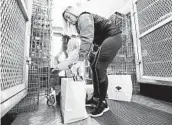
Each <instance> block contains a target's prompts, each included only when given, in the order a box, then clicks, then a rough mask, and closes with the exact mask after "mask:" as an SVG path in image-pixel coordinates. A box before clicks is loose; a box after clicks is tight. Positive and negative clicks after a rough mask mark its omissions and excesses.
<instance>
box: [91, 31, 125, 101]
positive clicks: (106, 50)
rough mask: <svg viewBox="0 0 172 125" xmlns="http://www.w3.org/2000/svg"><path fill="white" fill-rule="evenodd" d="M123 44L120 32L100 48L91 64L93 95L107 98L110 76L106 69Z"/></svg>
mask: <svg viewBox="0 0 172 125" xmlns="http://www.w3.org/2000/svg"><path fill="white" fill-rule="evenodd" d="M121 46H122V37H121V33H120V34H117V35H115V36H112V37H108V38H106V39H105V40H104V41H103V43H102V45H101V47H100V49H99V50H98V53H97V55H96V57H95V61H94V62H93V64H92V65H91V69H92V75H93V76H92V78H93V85H94V86H93V87H94V94H93V97H95V98H98V99H100V100H105V98H106V94H107V88H108V77H107V75H106V70H107V68H108V65H109V64H110V63H111V62H112V60H113V59H114V57H115V56H116V54H117V53H118V50H119V49H120V48H121ZM114 82H115V81H114Z"/></svg>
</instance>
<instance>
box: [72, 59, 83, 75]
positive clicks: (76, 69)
mask: <svg viewBox="0 0 172 125" xmlns="http://www.w3.org/2000/svg"><path fill="white" fill-rule="evenodd" d="M71 71H72V74H73V76H74V77H77V76H82V77H84V62H81V61H78V62H77V63H76V64H74V65H73V66H72V67H71Z"/></svg>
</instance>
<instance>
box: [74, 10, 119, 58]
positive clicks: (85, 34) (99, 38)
mask: <svg viewBox="0 0 172 125" xmlns="http://www.w3.org/2000/svg"><path fill="white" fill-rule="evenodd" d="M76 27H77V30H78V33H79V35H80V38H81V46H80V51H79V60H80V61H83V60H84V59H85V58H86V56H87V55H88V53H89V50H90V47H91V45H92V44H96V45H99V46H100V45H101V44H102V42H103V41H104V40H105V39H106V38H108V37H110V36H114V35H116V34H118V33H121V32H122V31H121V29H120V27H117V25H116V24H115V23H113V22H112V21H111V20H108V19H105V18H103V17H101V16H98V15H96V14H91V13H88V12H84V13H82V14H81V15H80V16H79V18H78V21H77V26H76Z"/></svg>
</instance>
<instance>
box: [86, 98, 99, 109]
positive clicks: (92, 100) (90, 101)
mask: <svg viewBox="0 0 172 125" xmlns="http://www.w3.org/2000/svg"><path fill="white" fill-rule="evenodd" d="M96 105H97V101H95V100H94V99H93V97H92V98H91V99H90V100H87V101H86V106H88V107H95V106H96Z"/></svg>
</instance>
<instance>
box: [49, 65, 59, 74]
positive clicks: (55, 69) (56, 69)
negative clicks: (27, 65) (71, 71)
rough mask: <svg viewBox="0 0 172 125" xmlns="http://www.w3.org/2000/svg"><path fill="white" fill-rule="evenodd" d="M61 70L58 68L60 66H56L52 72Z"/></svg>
mask: <svg viewBox="0 0 172 125" xmlns="http://www.w3.org/2000/svg"><path fill="white" fill-rule="evenodd" d="M58 70H59V68H58V66H57V67H56V68H54V69H53V70H52V71H51V73H55V72H57V71H58Z"/></svg>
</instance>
